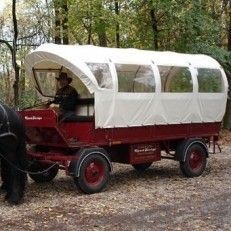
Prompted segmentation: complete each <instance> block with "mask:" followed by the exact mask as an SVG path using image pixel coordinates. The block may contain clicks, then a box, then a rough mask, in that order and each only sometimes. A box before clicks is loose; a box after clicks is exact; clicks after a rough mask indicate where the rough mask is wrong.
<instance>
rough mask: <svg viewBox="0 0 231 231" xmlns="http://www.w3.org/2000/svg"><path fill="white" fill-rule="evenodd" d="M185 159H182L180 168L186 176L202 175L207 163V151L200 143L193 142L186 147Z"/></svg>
mask: <svg viewBox="0 0 231 231" xmlns="http://www.w3.org/2000/svg"><path fill="white" fill-rule="evenodd" d="M185 151H186V153H185V161H183V160H181V161H180V169H181V171H182V173H183V174H184V175H185V176H186V177H197V176H200V175H201V174H202V173H203V172H204V170H205V168H206V163H207V152H206V150H205V148H204V147H203V146H202V145H201V144H199V143H194V144H191V145H190V146H189V147H188V148H186V149H185Z"/></svg>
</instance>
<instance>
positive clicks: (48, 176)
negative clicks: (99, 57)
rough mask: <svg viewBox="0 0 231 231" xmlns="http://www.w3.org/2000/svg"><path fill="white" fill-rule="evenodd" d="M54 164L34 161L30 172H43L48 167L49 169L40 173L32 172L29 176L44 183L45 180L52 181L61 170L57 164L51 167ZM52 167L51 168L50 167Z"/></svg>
mask: <svg viewBox="0 0 231 231" xmlns="http://www.w3.org/2000/svg"><path fill="white" fill-rule="evenodd" d="M52 165H53V164H43V163H39V162H36V163H33V164H32V166H31V167H30V172H34V173H36V172H42V171H44V170H46V169H48V170H47V171H45V172H43V173H40V174H32V173H29V176H30V178H31V179H33V180H34V181H35V182H37V183H43V182H50V181H52V180H53V179H54V178H55V177H56V175H57V174H58V171H59V165H58V164H56V165H54V166H53V167H51V166H52ZM50 167H51V168H50Z"/></svg>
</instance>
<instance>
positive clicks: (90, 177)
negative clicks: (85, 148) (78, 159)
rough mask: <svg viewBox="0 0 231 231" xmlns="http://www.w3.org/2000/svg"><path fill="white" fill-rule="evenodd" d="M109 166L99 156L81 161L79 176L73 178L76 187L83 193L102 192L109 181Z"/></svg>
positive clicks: (95, 155)
mask: <svg viewBox="0 0 231 231" xmlns="http://www.w3.org/2000/svg"><path fill="white" fill-rule="evenodd" d="M109 175H110V174H109V165H108V162H107V161H106V159H105V158H104V157H103V156H102V155H99V154H91V155H89V156H87V157H86V158H84V159H83V162H82V163H81V165H80V168H79V176H78V177H74V181H75V183H76V185H77V186H78V187H79V188H80V189H81V190H82V191H83V192H85V193H89V194H90V193H97V192H100V191H102V190H103V189H104V188H105V187H106V186H107V183H108V181H109Z"/></svg>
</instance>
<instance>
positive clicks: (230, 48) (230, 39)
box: [228, 3, 231, 51]
mask: <svg viewBox="0 0 231 231" xmlns="http://www.w3.org/2000/svg"><path fill="white" fill-rule="evenodd" d="M229 11H230V12H229V25H228V51H231V3H230V10H229Z"/></svg>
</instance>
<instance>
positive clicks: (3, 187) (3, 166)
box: [0, 159, 10, 191]
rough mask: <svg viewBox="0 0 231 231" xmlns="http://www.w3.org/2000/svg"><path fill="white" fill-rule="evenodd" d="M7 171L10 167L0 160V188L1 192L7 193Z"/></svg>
mask: <svg viewBox="0 0 231 231" xmlns="http://www.w3.org/2000/svg"><path fill="white" fill-rule="evenodd" d="M9 170H10V166H9V164H8V163H7V162H6V161H5V160H4V159H2V160H1V178H2V185H1V187H0V190H1V191H7V185H9V177H8V176H9V174H10V173H9Z"/></svg>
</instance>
